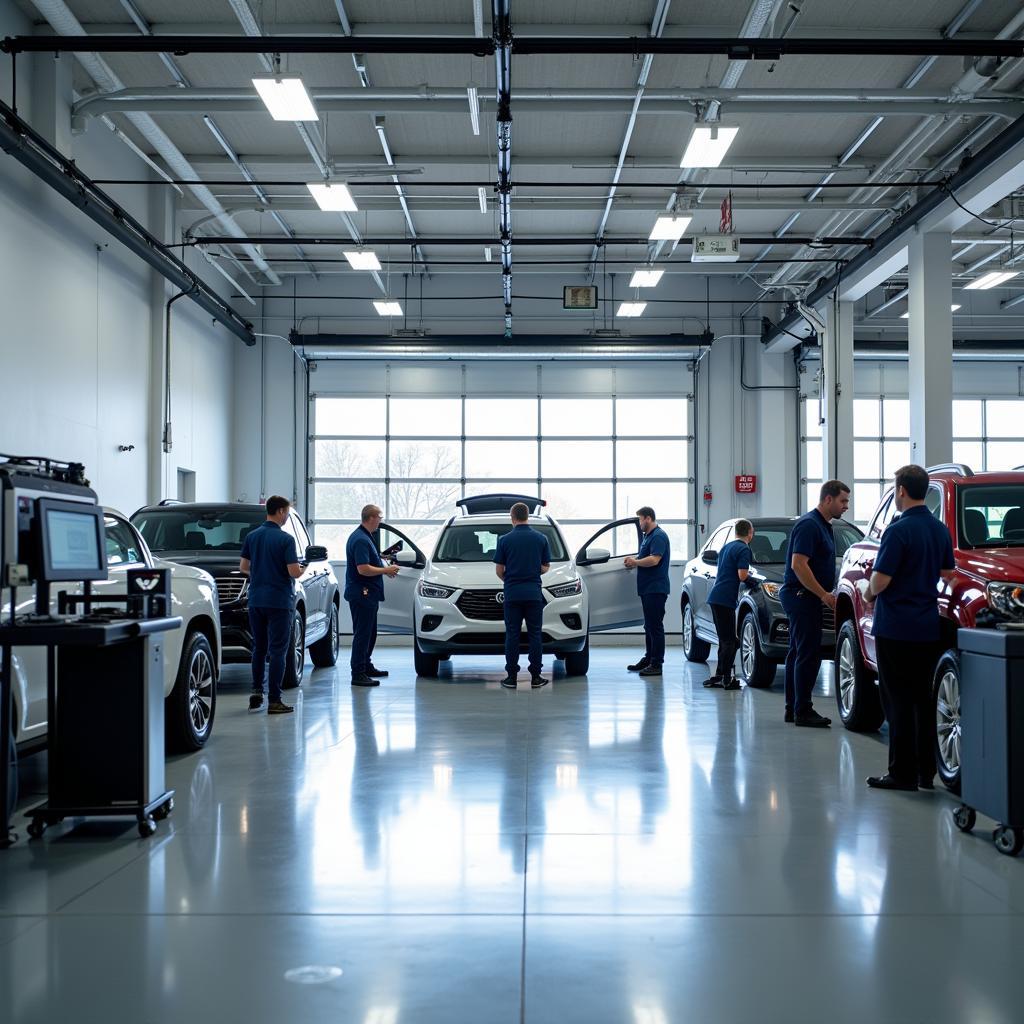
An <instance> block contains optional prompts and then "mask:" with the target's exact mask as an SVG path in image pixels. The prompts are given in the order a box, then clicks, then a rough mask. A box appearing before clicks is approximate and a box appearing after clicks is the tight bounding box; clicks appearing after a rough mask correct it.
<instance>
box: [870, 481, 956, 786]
mask: <svg viewBox="0 0 1024 1024" xmlns="http://www.w3.org/2000/svg"><path fill="white" fill-rule="evenodd" d="M927 493H928V473H927V472H926V471H925V470H924V469H922V468H921V467H920V466H904V467H903V468H902V469H898V470H897V471H896V497H895V502H896V510H897V512H899V513H900V515H899V518H898V519H894V520H893V521H892V522H891V523H890V524H889V525H888V527H886V530H885V532H884V533H883V534H882V542H881V544H880V545H879V547H878V555H877V557H876V558H875V564H874V569H873V571H872V573H871V579H870V580H867V581H864V584H863V587H864V588H865V589H866V592H865V593H864V598H865V600H866V601H867V602H868V603H869V604H870V603H872V602H875V601H876V600H877V607H876V609H875V614H874V622H873V625H872V630H871V631H872V633H873V635H874V637H875V650H876V653H877V659H878V685H879V689H880V691H881V697H882V707H883V708H884V709H885V718H886V721H888V723H889V771H888V772H887V773H886V774H885V775H873V776H871V777H870V778H869V779H868V785H869V786H871V788H872V789H901V790H916V789H917V788H918V787H919V786H920V787H921V788H922V789H932V788H933V783H932V779H933V777H934V775H935V753H934V747H933V742H932V732H933V730H934V728H935V720H934V718H933V716H932V706H931V681H932V674H933V673H934V671H935V663H936V661H937V660H938V656H939V653H940V652H939V639H940V633H939V606H938V602H937V601H936V599H935V588H936V586H937V585H938V582H939V578H940V577H941V578H942V579H945V580H948V579H951V578H952V576H953V569H954V561H953V545H952V542H951V541H950V538H949V530H947V529H946V527H945V526H943V525H942V523H940V522H939V521H938V520H937V519H936V518H935V517H934V516H933V515H932V514H931V512H930V511H929V510H928V508H927V506H926V505H925V495H926V494H927Z"/></svg>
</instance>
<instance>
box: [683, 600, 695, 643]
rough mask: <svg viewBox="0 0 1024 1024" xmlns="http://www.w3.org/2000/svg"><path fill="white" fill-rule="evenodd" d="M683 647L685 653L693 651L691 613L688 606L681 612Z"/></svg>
mask: <svg viewBox="0 0 1024 1024" xmlns="http://www.w3.org/2000/svg"><path fill="white" fill-rule="evenodd" d="M683 647H684V648H685V649H686V651H687V653H689V652H690V651H691V650H692V649H693V612H692V611H691V609H690V606H689V605H687V606H686V608H685V609H684V611H683Z"/></svg>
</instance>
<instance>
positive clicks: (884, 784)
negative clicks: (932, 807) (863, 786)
mask: <svg viewBox="0 0 1024 1024" xmlns="http://www.w3.org/2000/svg"><path fill="white" fill-rule="evenodd" d="M868 785H869V786H870V787H871V788H872V789H899V790H902V791H903V792H906V793H916V792H917V783H916V782H900V780H899V779H894V778H893V777H892V776H891V775H889V774H888V772H887V773H886V774H885V775H872V776H870V777H869V778H868Z"/></svg>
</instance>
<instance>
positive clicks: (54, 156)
mask: <svg viewBox="0 0 1024 1024" xmlns="http://www.w3.org/2000/svg"><path fill="white" fill-rule="evenodd" d="M0 149H3V150H4V152H6V153H8V154H9V155H10V156H12V157H14V159H15V160H17V161H18V163H20V164H21V165H22V166H24V167H26V168H28V170H30V171H31V172H32V173H33V174H34V175H35V176H36V177H37V178H39V180H40V181H42V182H44V183H45V184H46V185H49V186H50V188H52V189H53V190H54V191H55V192H57V193H59V194H60V195H62V196H64V198H65V199H67V200H68V201H69V202H70V203H72V204H73V205H74V206H77V207H78V208H79V209H80V210H81V211H82V212H83V213H84V214H85V215H86V216H87V217H89V218H90V219H91V220H92V221H93V222H95V223H96V224H99V225H100V227H102V228H103V229H104V230H105V231H106V232H107V233H108V234H110V235H111V236H112V237H113V238H115V239H116V240H117V241H119V242H121V243H122V244H123V245H124V246H126V247H127V248H128V249H130V250H131V251H132V252H134V253H135V254H136V255H137V256H139V257H140V258H141V259H143V260H144V261H145V262H146V263H148V264H149V265H150V266H151V267H153V269H154V270H156V271H157V272H158V273H160V274H161V275H162V276H163V277H165V278H166V279H167V280H168V281H170V282H171V283H172V284H173V285H175V286H177V287H178V288H179V289H181V291H182V292H185V293H187V294H188V296H189V298H190V299H191V300H192V301H193V302H195V303H196V305H198V306H200V307H201V308H202V309H204V310H206V312H207V313H209V314H210V315H211V316H212V317H213V318H214V319H215V320H217V321H218V322H220V323H222V324H223V325H224V326H225V327H227V329H228V330H229V331H231V333H232V334H235V335H236V336H237V337H239V338H241V339H242V341H244V342H245V343H246V344H247V345H254V344H255V343H256V339H255V338H254V337H253V334H252V324H251V323H249V321H248V320H245V319H244V318H243V317H242V316H241V315H240V314H238V313H236V312H235V310H233V309H232V308H231V306H229V305H228V304H227V303H226V302H224V300H223V299H221V298H220V296H219V295H217V293H216V292H214V291H213V289H211V288H210V287H209V286H208V285H206V284H204V283H203V282H202V281H201V280H200V279H199V278H198V277H197V276H196V275H195V274H194V273H193V272H192V271H191V270H189V268H188V267H187V266H186V265H185V264H184V263H183V262H182V261H181V260H179V259H178V258H177V257H176V256H174V254H173V253H171V252H169V251H168V249H167V248H166V246H165V245H164V244H163V243H162V242H161V241H160V240H159V239H157V238H155V237H154V236H153V235H152V234H150V232H149V231H148V230H147V229H146V228H145V227H144V226H143V225H142V224H140V223H139V222H138V221H137V220H136V219H135V218H134V217H132V215H131V214H130V213H129V212H128V211H127V210H125V209H124V207H122V206H121V205H120V204H119V203H117V202H116V201H115V200H114V199H113V198H111V197H110V196H109V195H107V194H106V193H105V192H104V191H103V190H102V189H101V188H100V187H99V186H98V185H96V184H95V182H93V181H92V179H91V178H89V177H88V176H86V175H85V174H83V173H82V171H80V170H79V169H78V167H77V166H76V165H75V164H74V162H73V161H71V160H69V159H68V158H67V157H65V156H64V155H63V154H62V153H61V152H59V151H58V150H57V149H56V148H55V147H53V146H51V145H50V144H49V143H48V142H47V141H46V140H45V139H44V138H43V137H42V136H41V135H39V133H38V132H36V131H35V130H34V129H33V128H32V127H31V126H30V125H28V124H27V123H26V122H25V121H23V120H22V119H21V118H20V117H18V115H17V114H15V113H14V111H13V110H12V109H11V108H10V107H9V106H7V104H6V103H3V102H0ZM248 248H251V246H249V247H248Z"/></svg>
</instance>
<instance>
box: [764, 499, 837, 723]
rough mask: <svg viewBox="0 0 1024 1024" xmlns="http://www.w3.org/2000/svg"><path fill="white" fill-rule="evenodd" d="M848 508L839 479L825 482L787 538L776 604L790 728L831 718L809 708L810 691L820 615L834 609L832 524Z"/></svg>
mask: <svg viewBox="0 0 1024 1024" xmlns="http://www.w3.org/2000/svg"><path fill="white" fill-rule="evenodd" d="M849 507H850V488H849V487H847V486H846V484H844V483H843V482H842V481H841V480H826V481H825V483H823V484H822V485H821V493H820V496H819V500H818V506H817V508H813V509H811V511H810V512H808V513H807V514H806V515H804V516H801V517H800V518H799V519H798V520H797V522H796V525H795V526H794V527H793V532H792V533H791V534H790V535H789V545H788V547H787V549H786V574H785V576H784V577H783V579H782V589H781V590H780V591H779V600H780V601H781V602H782V607H783V608H784V609H785V610H786V615H787V616H789V654H788V655H787V657H786V719H785V720H786V721H787V722H793V723H794V724H795V725H803V726H809V727H811V728H818V729H827V728H828V727H829V726H830V725H831V724H832V719H831V718H826V717H825V716H824V715H819V714H818V712H817V711H815V710H814V707H813V705H812V704H811V691H812V690H813V689H814V684H815V682H816V681H817V679H818V669H819V668H821V622H822V611H823V609H824V608H825V607H828V608H831V609H832V610H833V611H835V607H836V598H835V594H833V593H832V588H833V587H834V586H835V583H836V542H835V538H834V537H833V535H832V520H833V519H839V518H841V517H842V515H843V513H844V512H845V511H846V510H847V509H848V508H849Z"/></svg>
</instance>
